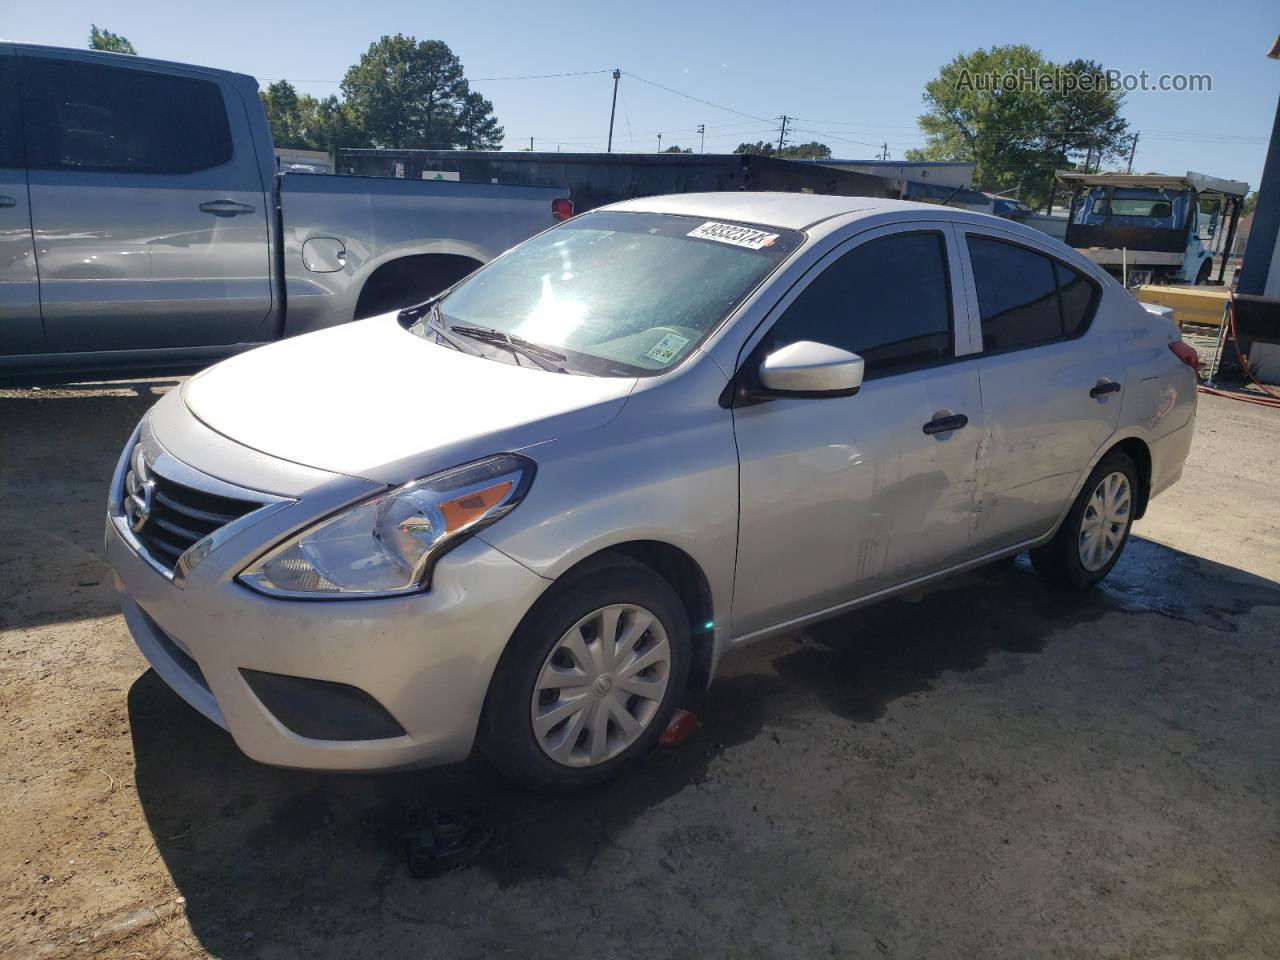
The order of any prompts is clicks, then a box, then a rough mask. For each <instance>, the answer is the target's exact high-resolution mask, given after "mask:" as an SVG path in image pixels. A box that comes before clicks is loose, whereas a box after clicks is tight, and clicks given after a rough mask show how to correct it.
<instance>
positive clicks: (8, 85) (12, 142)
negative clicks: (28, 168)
mask: <svg viewBox="0 0 1280 960" xmlns="http://www.w3.org/2000/svg"><path fill="white" fill-rule="evenodd" d="M16 60H17V57H13V56H9V55H7V54H4V53H0V168H9V167H18V168H21V167H23V166H25V165H26V160H25V159H24V157H23V154H22V126H21V118H20V117H19V115H18V94H17V91H18V67H17V63H16V62H15V61H16Z"/></svg>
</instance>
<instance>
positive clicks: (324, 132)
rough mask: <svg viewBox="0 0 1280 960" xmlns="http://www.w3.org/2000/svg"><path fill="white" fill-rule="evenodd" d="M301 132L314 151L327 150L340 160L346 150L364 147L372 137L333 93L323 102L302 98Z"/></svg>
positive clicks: (307, 97)
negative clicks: (362, 128)
mask: <svg viewBox="0 0 1280 960" xmlns="http://www.w3.org/2000/svg"><path fill="white" fill-rule="evenodd" d="M298 113H299V116H300V117H301V119H302V130H303V131H304V136H305V137H306V139H307V141H308V142H309V143H311V144H312V145H313V146H312V149H315V150H325V151H327V152H328V153H331V154H333V157H334V159H335V160H336V159H337V157H338V151H339V150H340V149H342V148H343V147H365V146H368V145H369V138H368V136H366V135H365V132H364V131H363V130H361V129H360V127H359V125H358V124H357V123H356V122H355V120H354V119H353V118H352V116H351V111H350V109H348V107H347V105H346V104H345V103H343V102H342V101H341V100H339V99H338V97H337V96H336V95H334V94H330V95H329V96H327V97H325V98H324V99H322V100H317V99H316V98H315V97H309V96H306V95H304V96H302V97H301V98H300V99H299V101H298Z"/></svg>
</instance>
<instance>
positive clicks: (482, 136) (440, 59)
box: [342, 34, 502, 150]
mask: <svg viewBox="0 0 1280 960" xmlns="http://www.w3.org/2000/svg"><path fill="white" fill-rule="evenodd" d="M342 93H343V97H344V98H345V100H346V104H347V107H348V108H349V109H350V110H351V115H352V117H353V118H354V119H355V121H356V123H357V125H358V126H359V127H360V129H362V130H363V131H364V133H365V134H366V135H367V136H368V138H369V140H370V142H372V143H373V144H374V145H376V146H380V147H421V148H427V149H431V148H434V149H446V150H447V149H452V148H454V147H457V146H459V145H461V144H464V143H471V144H476V145H485V146H489V145H493V146H497V145H498V142H500V139H501V134H502V128H501V127H499V126H498V125H497V121H496V119H495V118H494V117H493V105H492V104H491V103H489V101H488V100H485V99H484V98H483V97H480V96H479V95H475V96H474V97H473V96H472V95H471V90H470V87H469V86H468V84H467V79H466V76H465V75H464V74H463V70H462V63H461V62H460V61H459V60H458V58H457V57H456V56H455V55H454V53H453V51H452V50H450V49H449V46H448V44H446V43H443V42H442V41H440V40H423V41H421V42H419V41H418V40H416V39H415V38H413V37H406V36H404V35H403V34H396V35H395V36H393V37H382V38H381V39H380V40H378V41H377V42H376V43H374V44H372V45H371V46H370V47H369V49H368V50H367V51H366V52H365V53H363V54H362V55H361V56H360V62H359V63H357V64H356V65H355V66H353V67H352V68H351V69H350V70H348V71H347V75H346V77H344V78H343V81H342ZM495 141H497V142H495Z"/></svg>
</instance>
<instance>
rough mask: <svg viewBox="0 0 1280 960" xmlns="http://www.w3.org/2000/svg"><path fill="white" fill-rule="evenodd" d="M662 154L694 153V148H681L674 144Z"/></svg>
mask: <svg viewBox="0 0 1280 960" xmlns="http://www.w3.org/2000/svg"><path fill="white" fill-rule="evenodd" d="M662 152H663V153H693V147H680V146H677V145H676V144H674V143H673V144H672V145H671V146H669V147H667V149H665V150H663V151H662Z"/></svg>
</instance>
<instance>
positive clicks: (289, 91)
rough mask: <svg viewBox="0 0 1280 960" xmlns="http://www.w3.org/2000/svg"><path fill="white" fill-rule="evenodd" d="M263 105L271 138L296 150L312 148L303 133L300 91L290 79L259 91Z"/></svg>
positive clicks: (281, 145)
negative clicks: (269, 126)
mask: <svg viewBox="0 0 1280 960" xmlns="http://www.w3.org/2000/svg"><path fill="white" fill-rule="evenodd" d="M258 96H259V97H260V98H261V99H262V107H263V109H264V110H266V112H267V123H269V124H270V125H271V140H272V142H273V143H274V144H275V145H276V146H277V147H289V148H292V149H295V150H308V149H311V148H312V145H311V143H310V142H308V141H307V140H306V138H305V137H304V136H303V133H302V113H301V109H300V104H299V101H298V91H297V90H295V89H294V88H293V84H291V83H290V82H289V81H288V80H276V81H275V82H274V83H272V84H271V85H270V86H269V87H267V89H266V90H265V91H259V92H258Z"/></svg>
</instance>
